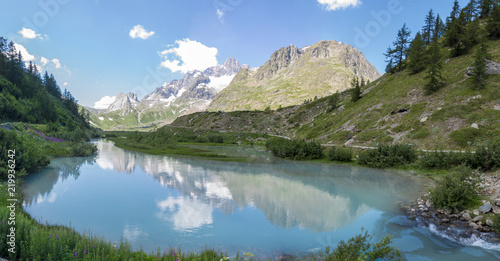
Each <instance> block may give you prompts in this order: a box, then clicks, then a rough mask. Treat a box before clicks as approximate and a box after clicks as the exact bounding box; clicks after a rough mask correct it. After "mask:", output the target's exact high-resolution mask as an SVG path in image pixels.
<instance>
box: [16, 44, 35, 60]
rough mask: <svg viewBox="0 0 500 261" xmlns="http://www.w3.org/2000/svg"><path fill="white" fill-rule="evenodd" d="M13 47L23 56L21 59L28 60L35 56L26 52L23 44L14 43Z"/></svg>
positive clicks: (33, 58)
mask: <svg viewBox="0 0 500 261" xmlns="http://www.w3.org/2000/svg"><path fill="white" fill-rule="evenodd" d="M14 47H15V48H16V50H17V51H18V52H21V55H22V56H23V61H25V62H29V61H33V60H35V56H34V55H31V54H30V53H28V50H26V48H25V47H24V46H22V45H20V44H17V43H15V44H14Z"/></svg>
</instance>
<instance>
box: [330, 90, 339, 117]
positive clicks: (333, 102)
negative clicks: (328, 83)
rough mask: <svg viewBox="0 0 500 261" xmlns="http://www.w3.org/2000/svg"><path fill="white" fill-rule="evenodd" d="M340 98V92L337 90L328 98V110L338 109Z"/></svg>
mask: <svg viewBox="0 0 500 261" xmlns="http://www.w3.org/2000/svg"><path fill="white" fill-rule="evenodd" d="M339 100H340V94H339V93H338V92H336V93H334V94H333V95H332V96H330V99H329V100H328V109H327V112H332V111H334V110H336V109H337V107H338V102H339Z"/></svg>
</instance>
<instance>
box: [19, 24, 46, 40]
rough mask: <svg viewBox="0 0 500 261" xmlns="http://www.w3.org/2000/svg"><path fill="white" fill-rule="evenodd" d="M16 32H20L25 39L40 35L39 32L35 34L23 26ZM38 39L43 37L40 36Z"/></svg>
mask: <svg viewBox="0 0 500 261" xmlns="http://www.w3.org/2000/svg"><path fill="white" fill-rule="evenodd" d="M17 33H18V34H20V35H21V36H22V37H23V38H25V39H35V38H37V37H40V36H41V34H37V33H35V31H33V30H31V29H29V28H24V27H23V29H22V30H19V32H17ZM40 39H43V38H42V37H40Z"/></svg>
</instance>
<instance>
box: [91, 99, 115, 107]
mask: <svg viewBox="0 0 500 261" xmlns="http://www.w3.org/2000/svg"><path fill="white" fill-rule="evenodd" d="M115 100H116V96H113V97H111V96H104V97H102V98H101V99H100V100H98V101H96V102H95V103H94V109H100V110H102V109H107V108H108V107H109V105H111V104H112V103H113V102H114V101H115Z"/></svg>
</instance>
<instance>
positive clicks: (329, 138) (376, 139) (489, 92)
mask: <svg viewBox="0 0 500 261" xmlns="http://www.w3.org/2000/svg"><path fill="white" fill-rule="evenodd" d="M489 45H490V53H491V54H492V60H493V61H496V62H500V41H494V42H490V43H489ZM442 52H443V55H444V56H445V57H449V50H447V49H442ZM474 52H475V49H474V50H473V51H472V52H471V53H470V54H468V55H463V56H460V57H457V58H449V59H446V61H445V64H444V67H443V77H444V78H445V79H446V86H445V87H443V88H442V89H441V90H439V91H438V92H436V93H434V94H432V95H425V93H424V91H423V86H424V85H425V83H426V80H425V79H424V77H425V75H426V73H425V72H422V73H419V74H414V75H412V74H410V73H409V72H408V71H403V72H399V73H396V74H393V75H387V74H386V75H384V76H382V77H381V78H379V79H378V80H376V81H375V82H373V83H371V84H369V85H368V86H366V87H365V89H364V90H363V98H362V99H361V100H359V101H357V102H355V103H354V102H352V101H351V100H350V94H349V92H347V91H346V92H344V93H342V94H341V98H340V101H339V103H338V105H339V108H338V109H336V110H334V111H332V112H329V113H327V109H328V107H329V106H328V99H329V98H328V97H326V98H322V99H319V100H317V101H314V102H312V103H309V104H306V105H302V106H293V107H287V108H283V109H280V110H277V111H271V112H267V113H266V112H262V111H259V112H257V111H253V112H230V113H222V112H214V113H208V112H205V113H197V114H192V115H188V116H184V117H181V118H179V119H177V120H176V121H175V122H174V123H173V124H172V125H174V126H186V127H193V128H200V129H214V130H222V131H226V130H231V131H237V130H242V131H243V130H244V131H247V132H248V131H250V132H264V133H269V134H274V135H277V134H279V135H285V136H288V137H297V138H306V139H317V140H319V141H320V142H321V143H332V144H350V145H374V144H376V143H412V144H416V145H417V146H418V147H420V148H426V149H433V148H436V149H437V148H463V147H467V146H469V145H476V144H481V143H485V142H488V141H491V140H493V139H495V138H496V139H498V137H500V87H499V86H500V75H491V76H490V77H489V80H488V85H487V86H486V88H485V89H483V90H473V89H471V82H470V79H469V77H468V76H466V74H465V71H466V69H467V67H469V66H470V65H471V64H472V62H473V54H474ZM472 126H474V127H476V126H477V129H476V128H473V127H472Z"/></svg>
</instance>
